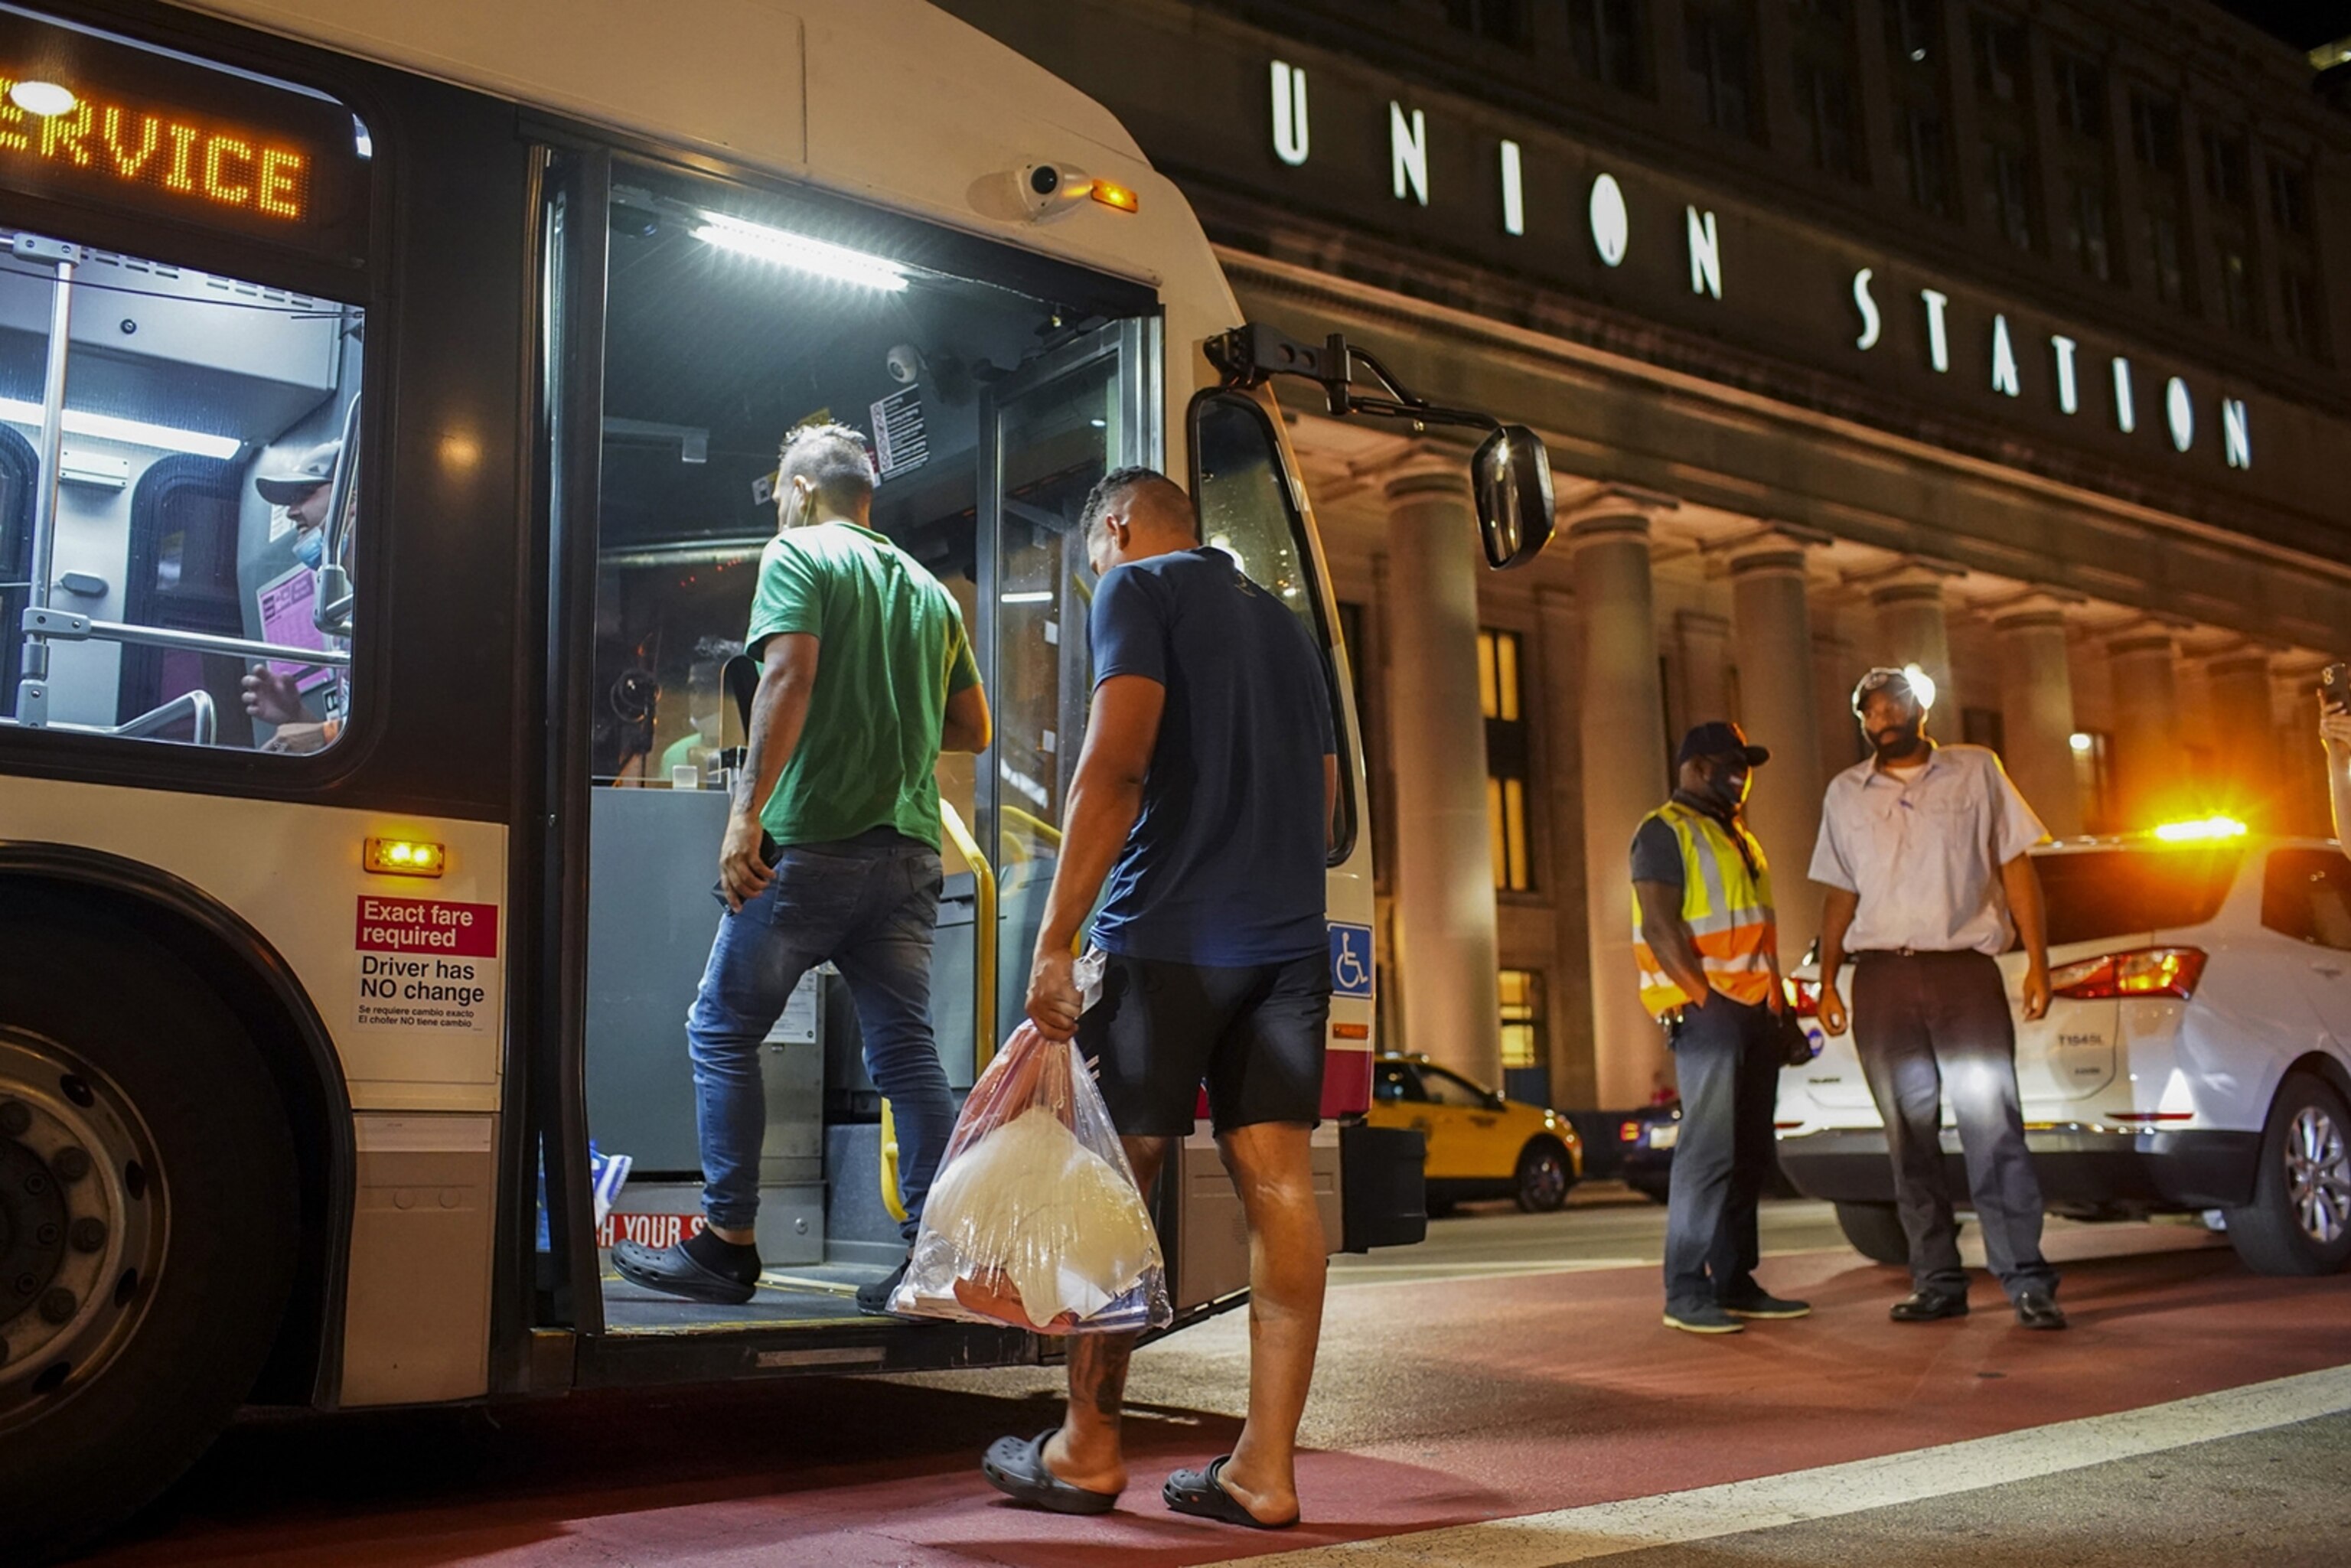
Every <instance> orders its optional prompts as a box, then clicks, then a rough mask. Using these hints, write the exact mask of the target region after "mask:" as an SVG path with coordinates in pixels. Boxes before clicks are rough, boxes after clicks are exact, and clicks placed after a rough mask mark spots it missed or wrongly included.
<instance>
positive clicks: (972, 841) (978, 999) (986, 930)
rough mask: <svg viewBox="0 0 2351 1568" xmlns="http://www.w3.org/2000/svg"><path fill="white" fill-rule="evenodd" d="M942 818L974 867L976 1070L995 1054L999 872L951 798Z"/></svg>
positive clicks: (941, 804) (944, 804)
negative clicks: (980, 848) (989, 862)
mask: <svg viewBox="0 0 2351 1568" xmlns="http://www.w3.org/2000/svg"><path fill="white" fill-rule="evenodd" d="M939 821H940V823H941V825H942V826H944V827H945V828H946V831H947V837H948V838H950V839H953V840H954V841H955V847H956V852H958V853H960V854H961V855H962V856H963V858H964V861H965V862H966V863H967V864H968V865H969V866H970V867H971V883H972V909H971V958H972V966H973V968H974V970H975V971H976V972H975V974H974V975H973V977H972V980H973V983H972V1033H973V1036H974V1038H973V1040H972V1049H971V1066H972V1071H974V1072H977V1071H980V1070H981V1069H983V1068H985V1067H986V1066H987V1064H988V1062H989V1061H993V1060H994V1059H995V1056H996V873H995V871H994V870H993V869H992V868H991V867H990V866H989V865H988V863H987V856H986V855H984V854H982V853H980V852H979V841H978V840H977V839H976V838H974V837H973V836H972V832H971V830H970V829H969V828H967V827H966V826H964V821H963V818H962V816H961V815H960V814H958V813H957V812H956V809H955V803H954V802H953V801H951V800H941V801H940V802H939Z"/></svg>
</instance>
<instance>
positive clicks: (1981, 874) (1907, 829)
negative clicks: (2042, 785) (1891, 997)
mask: <svg viewBox="0 0 2351 1568" xmlns="http://www.w3.org/2000/svg"><path fill="white" fill-rule="evenodd" d="M2048 836H2049V831H2048V830H2047V829H2046V828H2043V826H2042V825H2041V819H2040V818H2038V817H2036V816H2034V815H2033V814H2032V807H2030V806H2028V805H2026V804H2025V803H2024V797H2023V796H2022V795H2020V794H2018V793H2017V792H2016V786H2015V785H2013V784H2011V783H2010V782H2009V779H2008V773H2007V771H2006V769H2004V768H2001V765H2000V758H1998V757H1996V756H1994V755H1993V754H1992V753H1991V751H1989V750H1987V749H1986V748H1984V747H1980V746H1938V747H1935V748H1934V750H1933V751H1931V752H1929V753H1928V758H1927V765H1926V767H1924V768H1920V769H1919V770H1918V771H1917V773H1915V774H1913V775H1911V777H1910V779H1908V780H1907V782H1906V781H1905V780H1904V779H1901V778H1900V777H1898V776H1896V775H1895V774H1892V773H1889V772H1887V771H1886V770H1885V769H1883V768H1879V767H1878V766H1877V762H1876V758H1871V759H1870V760H1869V761H1866V762H1857V763H1855V765H1854V766H1852V767H1851V768H1846V769H1845V770H1844V772H1842V773H1840V774H1838V775H1837V776H1836V777H1835V778H1834V779H1831V780H1829V789H1828V795H1827V797H1826V798H1825V799H1824V800H1822V802H1821V836H1820V841H1819V842H1818V843H1816V844H1815V845H1814V846H1813V868H1812V876H1813V881H1814V882H1818V883H1827V884H1828V885H1829V886H1831V887H1841V888H1843V889H1844V891H1845V892H1847V893H1850V894H1855V895H1857V897H1858V898H1859V899H1860V904H1859V906H1858V907H1857V908H1856V909H1855V912H1854V917H1853V925H1852V927H1851V929H1849V930H1848V931H1847V932H1846V933H1845V938H1844V945H1845V949H1846V951H1848V952H1853V953H1867V952H1876V951H1880V950H1894V951H1899V950H1901V949H1904V948H1908V949H1911V950H1913V951H1916V952H1925V953H1947V952H1967V951H1970V950H1972V951H1974V952H1978V953H1991V954H1999V953H2002V952H2005V951H2006V950H2007V948H2008V945H2009V943H2010V941H2011V939H2012V938H2013V937H2014V936H2015V930H2014V927H2013V926H2011V925H2010V923H2009V917H2008V900H2007V896H2006V894H2005V891H2004V890H2003V888H2002V887H2001V880H2000V868H2001V866H2003V865H2005V864H2006V863H2007V862H2010V861H2012V860H2014V859H2015V858H2016V857H2017V856H2019V855H2021V854H2022V853H2023V852H2025V851H2026V850H2028V849H2030V848H2032V846H2033V845H2034V844H2037V843H2039V842H2040V841H2042V840H2043V839H2045V838H2047V837H2048Z"/></svg>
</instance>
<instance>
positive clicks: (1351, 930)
mask: <svg viewBox="0 0 2351 1568" xmlns="http://www.w3.org/2000/svg"><path fill="white" fill-rule="evenodd" d="M1331 994H1332V996H1334V997H1368V996H1370V995H1371V994H1372V928H1371V927H1370V926H1368V925H1338V924H1336V923H1333V924H1332V927H1331Z"/></svg>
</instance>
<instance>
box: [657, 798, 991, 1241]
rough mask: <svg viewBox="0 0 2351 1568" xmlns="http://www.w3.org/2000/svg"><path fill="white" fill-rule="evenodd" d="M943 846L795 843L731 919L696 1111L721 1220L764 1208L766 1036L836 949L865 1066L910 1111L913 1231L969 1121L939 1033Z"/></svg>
mask: <svg viewBox="0 0 2351 1568" xmlns="http://www.w3.org/2000/svg"><path fill="white" fill-rule="evenodd" d="M940 880H941V879H940V874H939V856H938V852H937V851H935V850H934V849H932V848H931V847H930V846H929V845H927V844H924V843H919V842H917V841H914V840H913V839H909V838H906V837H904V835H902V834H899V833H896V832H893V831H890V830H888V829H877V830H875V831H872V832H868V833H862V834H860V835H859V836H858V837H856V838H854V839H850V840H845V841H842V842H840V843H831V844H794V845H792V846H790V847H789V848H788V849H786V850H785V851H784V852H782V855H781V857H780V858H779V859H778V861H777V862H776V874H775V877H774V879H773V880H771V881H770V882H769V883H768V885H767V887H766V889H765V890H764V891H762V892H761V893H760V894H759V896H758V897H757V898H755V899H752V900H751V901H750V902H749V903H748V904H745V905H744V906H743V907H742V908H741V909H740V910H739V911H737V912H735V913H732V914H729V915H725V916H723V917H722V918H721V919H720V921H719V925H718V936H717V938H716V940H715V941H713V942H712V943H711V945H710V963H709V965H708V967H705V969H704V970H703V972H702V986H701V988H700V989H699V990H698V991H697V992H695V998H694V1008H693V1010H692V1011H691V1012H689V1013H687V1014H686V1019H685V1034H686V1041H687V1051H688V1054H689V1055H690V1056H691V1057H692V1058H693V1061H694V1087H695V1128H696V1131H697V1133H698V1134H699V1136H700V1139H701V1143H702V1177H703V1184H704V1185H703V1189H702V1207H703V1211H704V1213H705V1214H706V1215H707V1216H708V1217H709V1219H710V1222H711V1223H712V1224H714V1225H721V1226H725V1227H726V1228H728V1229H730V1230H734V1229H748V1228H750V1226H751V1222H752V1221H753V1220H754V1219H755V1218H758V1212H759V1146H760V1145H761V1143H762V1142H764V1141H765V1138H766V1136H767V1128H768V1105H767V1096H766V1092H765V1091H764V1089H763V1088H762V1086H761V1083H760V1077H759V1046H760V1044H761V1042H762V1041H764V1040H766V1039H767V1038H768V1031H769V1030H772V1029H774V1028H775V1027H776V1020H777V1019H778V1018H780V1017H782V1016H783V1011H784V1004H785V1003H786V1002H788V1001H789V1000H790V999H791V994H792V990H793V988H795V987H797V986H798V985H799V983H800V977H802V976H804V975H806V974H807V973H808V972H809V971H810V969H812V968H814V967H816V966H817V965H819V964H820V963H823V962H825V961H826V960H828V959H829V960H831V962H832V964H833V965H834V967H837V968H839V969H840V971H841V978H842V979H844V980H846V981H848V983H849V995H850V999H851V1000H852V1002H854V1003H855V1004H856V1008H857V1024H858V1029H859V1030H860V1031H861V1032H862V1034H863V1035H864V1037H865V1069H866V1071H868V1072H870V1073H872V1075H873V1082H874V1085H875V1087H877V1088H879V1089H880V1090H881V1091H882V1092H883V1093H884V1094H886V1095H888V1096H889V1097H890V1105H891V1113H892V1114H893V1116H894V1117H895V1119H896V1121H897V1124H898V1150H899V1157H898V1185H899V1190H900V1192H901V1193H902V1194H903V1195H904V1198H905V1203H906V1223H905V1225H904V1231H905V1236H906V1239H907V1240H908V1241H909V1242H912V1241H913V1240H914V1230H915V1221H916V1220H917V1219H919V1218H921V1215H922V1212H923V1199H924V1197H925V1196H927V1195H928V1194H929V1192H930V1189H931V1178H932V1177H933V1176H936V1175H937V1174H938V1168H939V1155H941V1154H943V1153H945V1152H946V1146H947V1134H949V1133H951V1132H953V1131H954V1130H955V1117H956V1109H955V1100H954V1098H953V1096H951V1095H950V1094H949V1093H948V1092H947V1075H946V1070H945V1069H944V1068H942V1067H941V1066H940V1065H939V1052H938V1046H937V1044H936V1042H935V1040H933V1038H932V1034H931V944H932V938H933V936H934V935H935V931H936V929H937V925H938V915H939V888H940Z"/></svg>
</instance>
